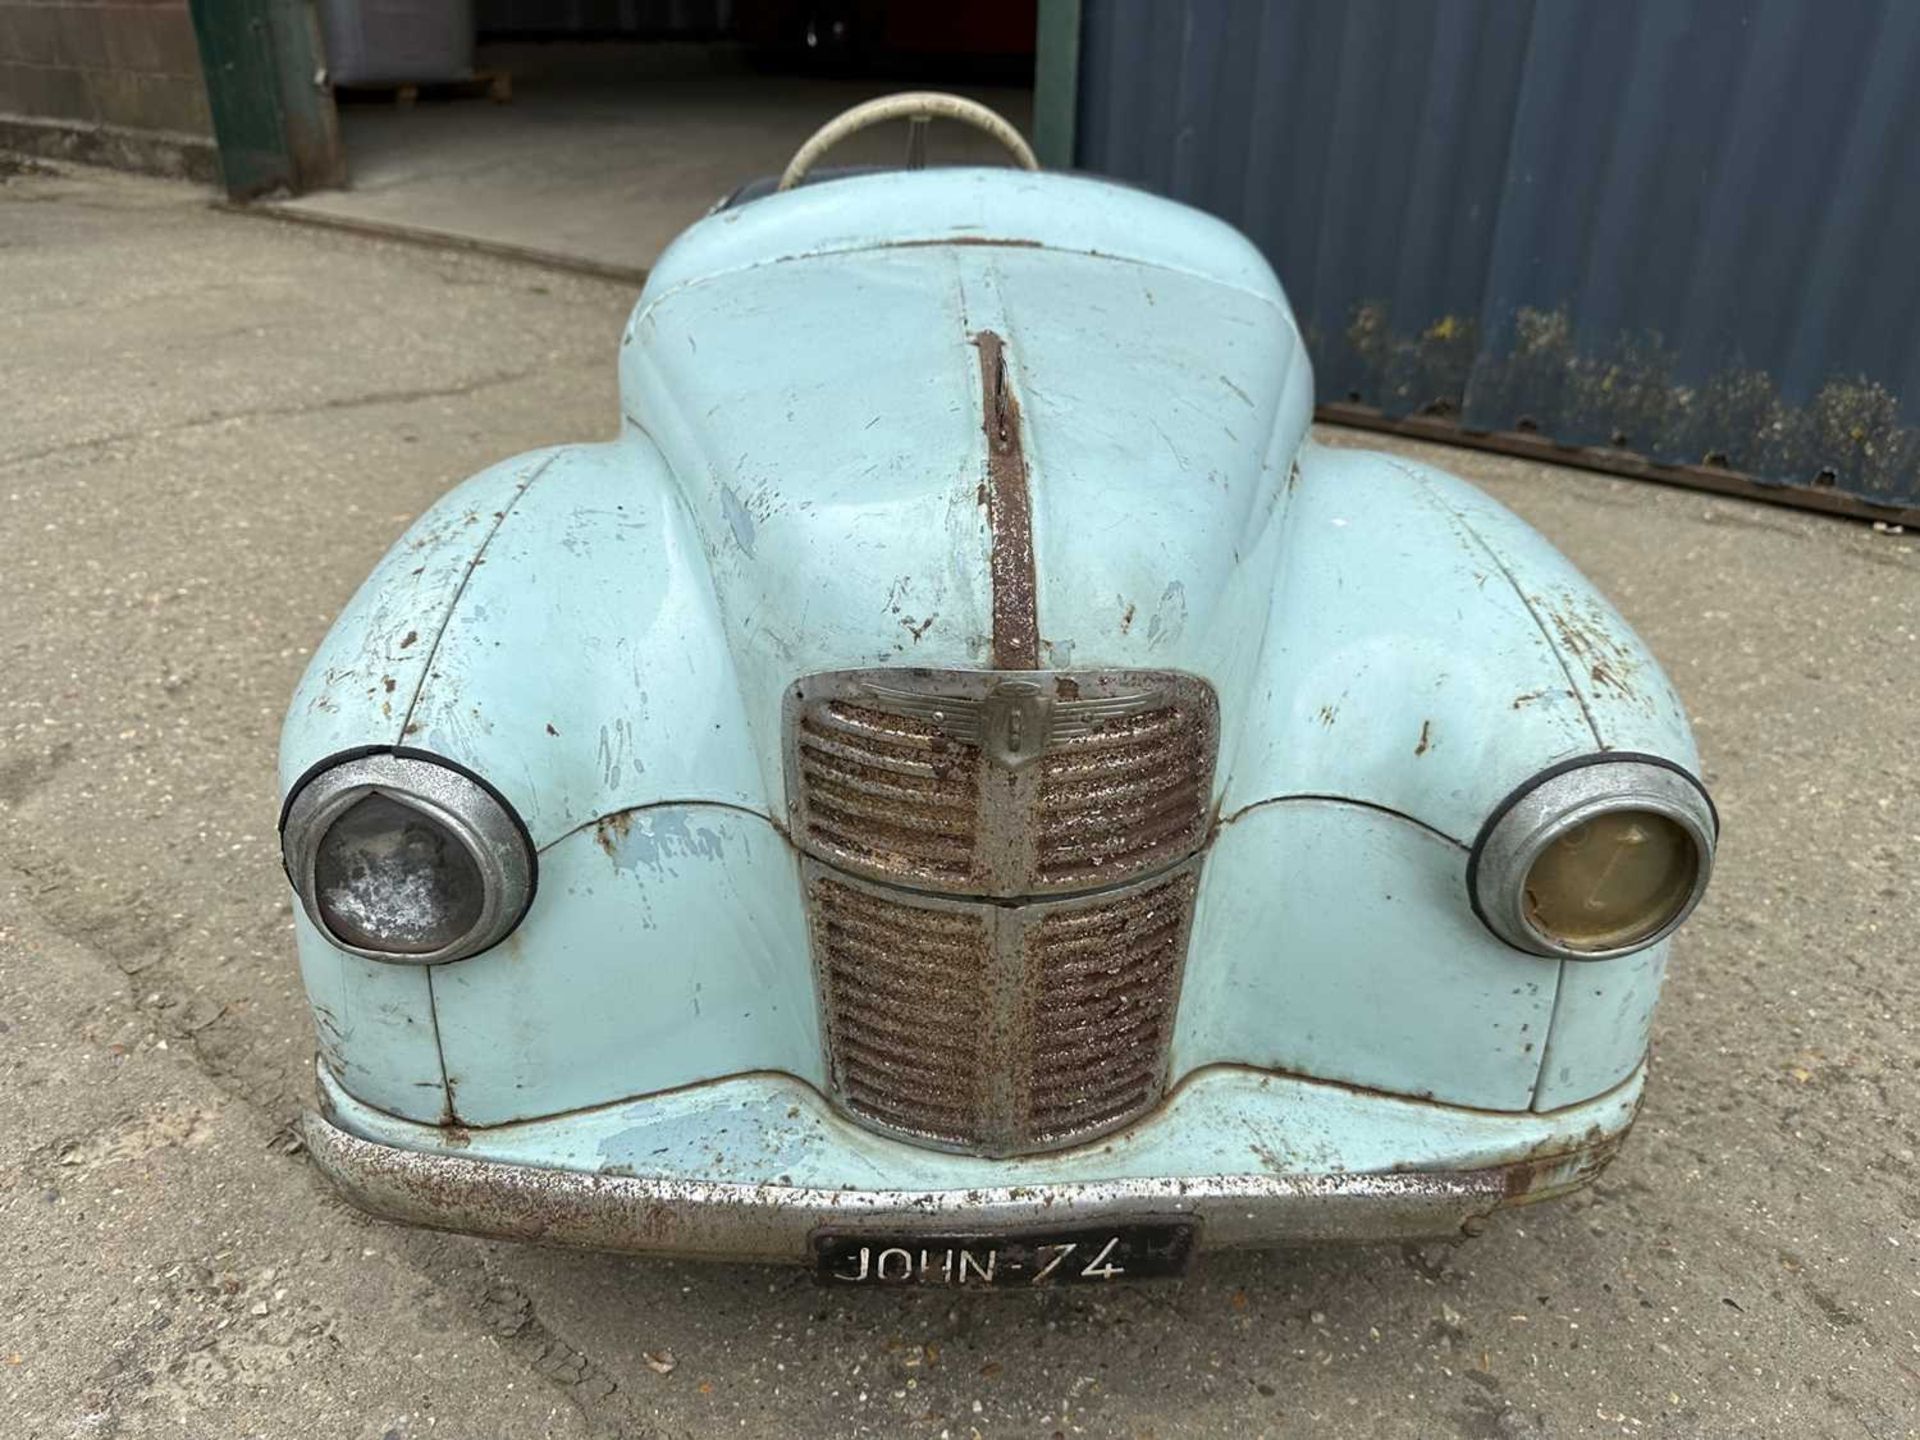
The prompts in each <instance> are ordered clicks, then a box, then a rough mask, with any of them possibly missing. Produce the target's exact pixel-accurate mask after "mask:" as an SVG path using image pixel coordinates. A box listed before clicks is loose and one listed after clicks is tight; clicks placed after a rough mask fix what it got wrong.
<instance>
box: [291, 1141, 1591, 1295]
mask: <svg viewBox="0 0 1920 1440" xmlns="http://www.w3.org/2000/svg"><path fill="white" fill-rule="evenodd" d="M303 1130H304V1137H305V1141H306V1146H307V1151H308V1153H309V1154H310V1155H311V1156H312V1157H313V1160H314V1163H315V1164H316V1165H318V1166H319V1168H320V1170H321V1172H322V1173H323V1174H325V1175H326V1176H327V1178H328V1179H329V1180H331V1181H332V1182H333V1184H334V1185H335V1186H337V1187H338V1188H339V1190H340V1191H341V1193H342V1194H343V1195H344V1196H345V1197H346V1198H347V1199H348V1200H350V1201H351V1202H352V1203H353V1204H355V1205H357V1206H358V1207H359V1208H360V1209H362V1210H365V1211H368V1212H369V1213H371V1214H374V1215H378V1216H382V1217H384V1218H386V1219H389V1220H398V1221H402V1222H405V1223H407V1224H411V1225H423V1226H427V1227H430V1228H433V1229H441V1230H457V1231H462V1232H466V1233H469V1234H476V1235H487V1236H494V1237H498V1238H501V1239H509V1240H527V1241H535V1242H539V1243H542V1244H548V1245H565V1246H574V1247H579V1248H584V1249H592V1250H610V1251H624V1252H628V1253H634V1254H663V1255H668V1254H670V1255H677V1256H687V1257H707V1258H713V1259H726V1260H739V1261H766V1262H799V1263H805V1262H808V1261H810V1260H811V1258H812V1255H813V1249H812V1242H813V1237H814V1236H815V1234H816V1233H817V1232H820V1231H823V1230H832V1231H834V1232H837V1233H843V1234H844V1233H851V1232H857V1231H871V1232H873V1233H874V1234H876V1235H886V1236H890V1237H903V1238H912V1237H916V1236H922V1235H926V1236H935V1235H953V1234H956V1233H959V1234H969V1235H980V1236H994V1235H999V1234H1012V1233H1018V1232H1022V1231H1028V1232H1031V1231H1034V1230H1054V1231H1057V1230H1064V1229H1068V1228H1071V1227H1073V1226H1076V1225H1084V1224H1088V1223H1092V1224H1099V1225H1111V1224H1119V1223H1124V1224H1135V1223H1140V1222H1147V1221H1156V1220H1185V1221H1189V1222H1192V1223H1193V1224H1194V1225H1195V1226H1196V1230H1197V1238H1196V1243H1197V1245H1198V1247H1199V1248H1202V1249H1223V1248H1229V1247H1236V1246H1240V1247H1246V1246H1277V1245H1288V1244H1303V1243H1311V1242H1318V1241H1381V1240H1401V1239H1415V1238H1436V1237H1445V1236H1457V1235H1459V1234H1461V1233H1463V1232H1464V1233H1467V1234H1472V1233H1474V1232H1475V1230H1476V1229H1477V1228H1478V1223H1479V1222H1480V1221H1481V1220H1483V1219H1484V1218H1485V1217H1486V1216H1487V1215H1489V1214H1491V1213H1492V1212H1493V1211H1494V1210H1497V1209H1499V1208H1501V1207H1502V1206H1505V1205H1513V1204H1521V1203H1527V1202H1529V1201H1532V1200H1539V1199H1545V1198H1548V1197H1549V1196H1551V1195H1556V1194H1561V1193H1564V1192H1565V1191H1567V1190H1570V1189H1574V1188H1577V1187H1578V1186H1580V1185H1583V1184H1585V1183H1586V1182H1587V1181H1589V1180H1591V1179H1592V1178H1593V1176H1594V1175H1596V1174H1598V1173H1599V1171H1600V1169H1601V1168H1602V1167H1604V1165H1605V1164H1606V1163H1607V1161H1608V1160H1610V1159H1611V1158H1612V1155H1613V1152H1614V1150H1615V1149H1616V1148H1617V1147H1618V1144H1619V1139H1620V1137H1619V1136H1614V1137H1612V1138H1610V1139H1608V1140H1606V1141H1603V1142H1599V1143H1597V1144H1594V1145H1590V1146H1586V1147H1583V1148H1581V1149H1579V1150H1575V1151H1569V1152H1563V1153H1561V1154H1558V1155H1553V1156H1547V1157H1538V1158H1533V1159H1528V1160H1525V1161H1521V1162H1517V1163H1515V1164H1512V1165H1506V1166H1502V1167H1499V1168H1494V1169H1485V1170H1467V1171H1453V1172H1448V1171H1426V1172H1416V1173H1394V1174H1328V1175H1222V1176H1208V1177H1191V1176H1187V1177H1179V1178H1165V1179H1154V1178H1146V1179H1121V1180H1104V1181H1078V1182H1066V1183H1061V1184H1040V1185H1021V1186H1005V1187H994V1188H978V1189H955V1190H918V1191H915V1190H883V1189H810V1188H804V1187H799V1186H789V1185H779V1184H742V1183H737V1182H724V1181H701V1180H686V1179H665V1178H659V1179H656V1178H641V1177H635V1176H626V1175H609V1174H604V1173H593V1172H586V1171H578V1170H559V1169H548V1168H544V1167H539V1166H532V1165H519V1164H509V1163H504V1162H501V1161H496V1160H475V1159H469V1158H466V1157H464V1156H453V1155H444V1154H441V1155H436V1154H429V1153H425V1152H422V1151H418V1150H409V1149H403V1148H401V1147H398V1146H393V1145H385V1144H380V1143H378V1142H375V1141H371V1140H365V1139H362V1138H360V1137H358V1136H356V1135H353V1134H350V1133H348V1132H347V1131H345V1130H343V1129H340V1128H339V1127H338V1126H336V1125H334V1124H332V1123H331V1122H329V1121H328V1120H326V1119H324V1118H323V1117H321V1116H319V1115H317V1114H312V1113H309V1114H308V1115H307V1116H306V1117H305V1120H304V1127H303Z"/></svg>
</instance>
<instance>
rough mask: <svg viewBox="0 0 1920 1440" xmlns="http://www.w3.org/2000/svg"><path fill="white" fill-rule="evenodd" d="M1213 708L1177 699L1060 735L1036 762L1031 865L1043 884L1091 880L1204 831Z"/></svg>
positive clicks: (1129, 868) (1186, 846)
mask: <svg viewBox="0 0 1920 1440" xmlns="http://www.w3.org/2000/svg"><path fill="white" fill-rule="evenodd" d="M1212 779H1213V727H1212V714H1211V711H1210V710H1207V709H1205V708H1203V707H1201V706H1198V705H1193V704H1181V703H1178V702H1175V703H1172V704H1167V705H1161V706H1157V707H1155V708H1153V709H1149V710H1140V711H1137V712H1135V713H1133V714H1130V715H1122V716H1118V717H1115V718H1113V719H1111V720H1108V721H1105V722H1104V723H1102V724H1101V725H1099V726H1098V727H1097V728H1089V729H1087V730H1086V731H1084V732H1082V733H1078V734H1074V735H1069V736H1066V737H1063V738H1062V739H1061V740H1060V741H1059V743H1058V744H1057V746H1056V748H1055V749H1054V751H1053V752H1052V753H1051V754H1049V755H1047V756H1046V757H1045V758H1044V759H1043V760H1042V761H1041V762H1040V785H1039V797H1038V816H1037V824H1036V826H1035V829H1036V831H1037V834H1036V845H1035V856H1034V864H1035V870H1036V871H1037V873H1038V877H1039V879H1040V880H1041V881H1043V882H1044V883H1046V884H1048V885H1066V884H1074V883H1080V884H1086V885H1099V884H1104V883H1107V882H1108V881H1110V880H1113V879H1118V878H1121V877H1123V876H1126V875H1132V874H1138V873H1140V872H1141V871H1142V870H1144V869H1148V868H1152V867H1154V866H1157V865H1161V864H1164V863H1166V861H1167V860H1168V859H1170V858H1174V857H1177V856H1180V855H1184V854H1186V853H1187V852H1189V851H1190V850H1192V849H1193V848H1194V847H1195V846H1196V845H1198V844H1199V843H1200V841H1201V840H1202V839H1204V838H1205V833H1206V824H1207V800H1208V795H1207V791H1208V787H1209V785H1210V783H1211V781H1212Z"/></svg>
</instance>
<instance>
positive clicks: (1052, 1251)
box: [813, 1222, 1193, 1289]
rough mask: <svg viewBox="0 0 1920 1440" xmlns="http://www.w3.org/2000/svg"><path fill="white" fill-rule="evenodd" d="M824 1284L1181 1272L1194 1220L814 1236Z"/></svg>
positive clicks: (983, 1283)
mask: <svg viewBox="0 0 1920 1440" xmlns="http://www.w3.org/2000/svg"><path fill="white" fill-rule="evenodd" d="M813 1250H814V1258H815V1268H814V1274H815V1275H816V1276H817V1277H818V1278H819V1280H820V1281H821V1283H822V1284H826V1285H946V1286H952V1287H954V1288H955V1289H959V1288H962V1287H972V1288H978V1289H1006V1288H1009V1287H1014V1286H1028V1287H1031V1286H1041V1287H1045V1286H1049V1285H1098V1284H1103V1283H1108V1282H1111V1281H1115V1280H1156V1279H1163V1278H1165V1277H1167V1276H1171V1275H1180V1274H1184V1273H1185V1272H1186V1268H1187V1260H1188V1257H1189V1256H1190V1255H1191V1254H1192V1253H1193V1226H1191V1225H1184V1224H1176V1223H1171V1222H1168V1223H1146V1224H1139V1225H1115V1226H1108V1227H1105V1228H1101V1229H1087V1230H1055V1231H1047V1232H1045V1233H1035V1234H1020V1235H993V1236H981V1235H915V1236H910V1237H908V1236H889V1235H861V1234H845V1233H838V1234H836V1233H834V1232H831V1231H829V1232H826V1233H823V1234H819V1235H816V1236H815V1237H814V1241H813Z"/></svg>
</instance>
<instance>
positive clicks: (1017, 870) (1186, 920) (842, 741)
mask: <svg viewBox="0 0 1920 1440" xmlns="http://www.w3.org/2000/svg"><path fill="white" fill-rule="evenodd" d="M785 719H786V741H787V754H786V759H787V804H788V815H789V820H790V823H791V833H792V835H793V837H794V839H795V841H796V842H797V843H798V844H799V846H800V848H801V850H802V851H803V852H805V854H806V856H807V860H806V874H807V882H806V883H807V895H808V901H809V912H810V916H811V922H810V923H811V925H812V927H813V950H814V958H815V964H816V966H817V968H818V971H819V976H820V994H821V999H822V1003H823V1005H824V1007H825V1029H826V1038H827V1050H828V1058H829V1062H830V1069H831V1072H832V1084H833V1091H834V1095H835V1098H836V1099H837V1101H838V1103H839V1104H840V1105H841V1106H842V1107H843V1108H844V1109H845V1110H847V1111H848V1112H849V1113H850V1114H852V1115H854V1116H856V1117H858V1118H859V1119H860V1120H861V1121H863V1122H864V1123H866V1124H868V1125H870V1126H872V1127H874V1128H876V1129H882V1130H886V1131H890V1132H892V1133H894V1134H897V1135H901V1136H903V1137H906V1138H909V1139H912V1140H914V1141H916V1142H919V1143H922V1144H928V1145H935V1146H943V1147H947V1148H952V1149H958V1150H966V1151H969V1152H972V1153H977V1154H985V1155H1006V1154H1015V1153H1020V1152H1023V1151H1034V1150H1044V1149H1049V1148H1055V1147H1059V1146H1063V1145H1071V1144H1077V1143H1079V1142H1081V1141H1083V1140H1086V1139H1090V1138H1092V1137H1093V1136H1096V1135H1099V1134H1102V1133H1104V1132H1106V1131H1108V1130H1112V1129H1114V1128H1116V1127H1117V1126H1120V1125H1123V1124H1125V1123H1126V1122H1127V1121H1129V1120H1131V1119H1133V1118H1134V1117H1135V1116H1137V1115H1139V1114H1140V1113H1142V1112H1143V1111H1145V1110H1146V1109H1148V1108H1149V1107H1150V1106H1152V1105H1153V1104H1154V1103H1155V1102H1156V1101H1157V1100H1158V1099H1159V1097H1160V1095H1161V1093H1162V1091H1163V1089H1164V1087H1165V1084H1166V1074H1167V1054H1168V1049H1169V1046H1170V1044H1171V1039H1172V1030H1173V1017H1174V1006H1175V1001H1176V999H1177V997H1178V994H1179V989H1180V976H1181V972H1182V970H1183V968H1184V962H1185V958H1186V945H1187V933H1188V929H1189V927H1190V925H1191V920H1192V913H1193V904H1194V894H1195V888H1196V883H1197V882H1196V878H1195V877H1196V874H1197V872H1198V867H1199V863H1200V862H1199V855H1200V852H1201V850H1202V849H1203V848H1204V846H1205V844H1206V839H1207V835H1208V833H1209V828H1210V824H1211V819H1212V802H1213V772H1214V755H1215V751H1216V750H1217V748H1218V744H1219V740H1218V736H1219V717H1218V708H1217V705H1216V702H1215V699H1214V694H1213V690H1212V688H1211V687H1210V686H1208V685H1207V684H1206V682H1204V681H1202V680H1198V679H1195V678H1194V677H1192V676H1188V675H1180V674H1176V673H1173V672H1169V671H1137V670H1135V671H1074V672H1066V671H1014V672H1003V671H953V670H918V669H900V670H893V669H876V670H849V671H834V672H830V673H826V674H820V675H813V676H809V677H807V678H806V679H804V680H801V681H799V682H798V683H796V684H795V685H794V686H793V687H792V689H791V690H790V691H789V693H788V696H787V706H786V716H785Z"/></svg>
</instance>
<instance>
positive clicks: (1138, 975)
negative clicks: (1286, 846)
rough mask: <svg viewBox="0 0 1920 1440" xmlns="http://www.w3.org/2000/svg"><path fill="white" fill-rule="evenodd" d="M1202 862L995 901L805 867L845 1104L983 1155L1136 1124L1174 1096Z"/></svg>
mask: <svg viewBox="0 0 1920 1440" xmlns="http://www.w3.org/2000/svg"><path fill="white" fill-rule="evenodd" d="M1197 866H1198V861H1188V862H1187V863H1186V864H1184V865H1182V866H1181V867H1180V868H1179V869H1178V870H1176V871H1175V872H1174V873H1173V874H1171V875H1162V876H1160V877H1158V878H1156V879H1153V880H1149V881H1144V882H1141V883H1139V884H1136V885H1134V886H1131V887H1129V888H1127V889H1124V890H1119V891H1103V892H1101V894H1100V895H1098V896H1094V897H1087V896H1076V897H1072V898H1068V899H1057V900H1036V901H1034V902H1033V903H1030V904H1026V905H993V904H987V903H980V902H967V901H959V900H948V899H944V898H941V897H936V896H914V895H910V894H908V893H905V892H900V891H892V890H888V889H886V888H885V887H882V886H878V885H872V884H869V883H867V882H863V881H858V880H849V879H846V878H843V877H840V876H837V875H835V874H834V872H832V871H830V870H829V869H828V868H827V867H826V866H824V865H821V864H819V863H818V862H817V861H811V862H809V863H808V881H807V888H808V893H809V896H810V898H811V901H812V913H813V932H814V954H815V957H816V961H817V964H818V966H819V971H820V988H821V996H822V999H823V1001H824V1003H825V1007H826V1031H827V1049H828V1054H829V1057H830V1060H831V1068H832V1074H833V1088H834V1092H835V1095H836V1097H837V1098H838V1100H839V1101H840V1103H841V1104H842V1105H843V1106H844V1107H845V1108H846V1109H848V1110H849V1111H851V1112H852V1113H853V1114H855V1115H857V1116H858V1117H860V1118H861V1119H862V1120H864V1121H866V1122H867V1123H868V1124H870V1125H873V1126H875V1127H877V1128H880V1129H884V1130H888V1131H891V1132H893V1133H895V1134H898V1135H902V1136H905V1137H907V1138H909V1139H913V1140H916V1141H919V1142H921V1143H925V1144H932V1145H936V1146H941V1147H945V1148H950V1149H959V1150H969V1151H974V1152H977V1153H980V1154H987V1155H1006V1154H1015V1153H1020V1152H1025V1151H1035V1150H1045V1149H1052V1148H1058V1147H1059V1146H1063V1145H1071V1144H1077V1143H1079V1142H1081V1141H1083V1140H1087V1139H1090V1138H1092V1137H1093V1136H1096V1135H1099V1134H1102V1133H1104V1132H1106V1131H1108V1130H1112V1129H1114V1128H1116V1127H1117V1126H1120V1125H1123V1124H1125V1123H1126V1122H1127V1121H1129V1120H1131V1119H1133V1118H1134V1117H1135V1116H1137V1115H1139V1114H1141V1113H1142V1112H1143V1111H1145V1110H1147V1109H1148V1108H1150V1107H1151V1106H1152V1105H1153V1104H1154V1103H1155V1102H1156V1101H1158V1099H1159V1098H1160V1095H1161V1093H1162V1091H1163V1090H1164V1088H1165V1084H1166V1069H1167V1050H1168V1045H1169V1042H1170V1041H1171V1039H1172V1031H1173V1019H1174V1009H1175V1002H1176V1000H1177V998H1178V995H1179V990H1180V975H1181V970H1182V968H1183V962H1184V960H1185V958H1186V947H1187V933H1188V929H1189V927H1190V925H1191V922H1192V915H1193V900H1194V892H1195V871H1196V868H1197Z"/></svg>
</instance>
